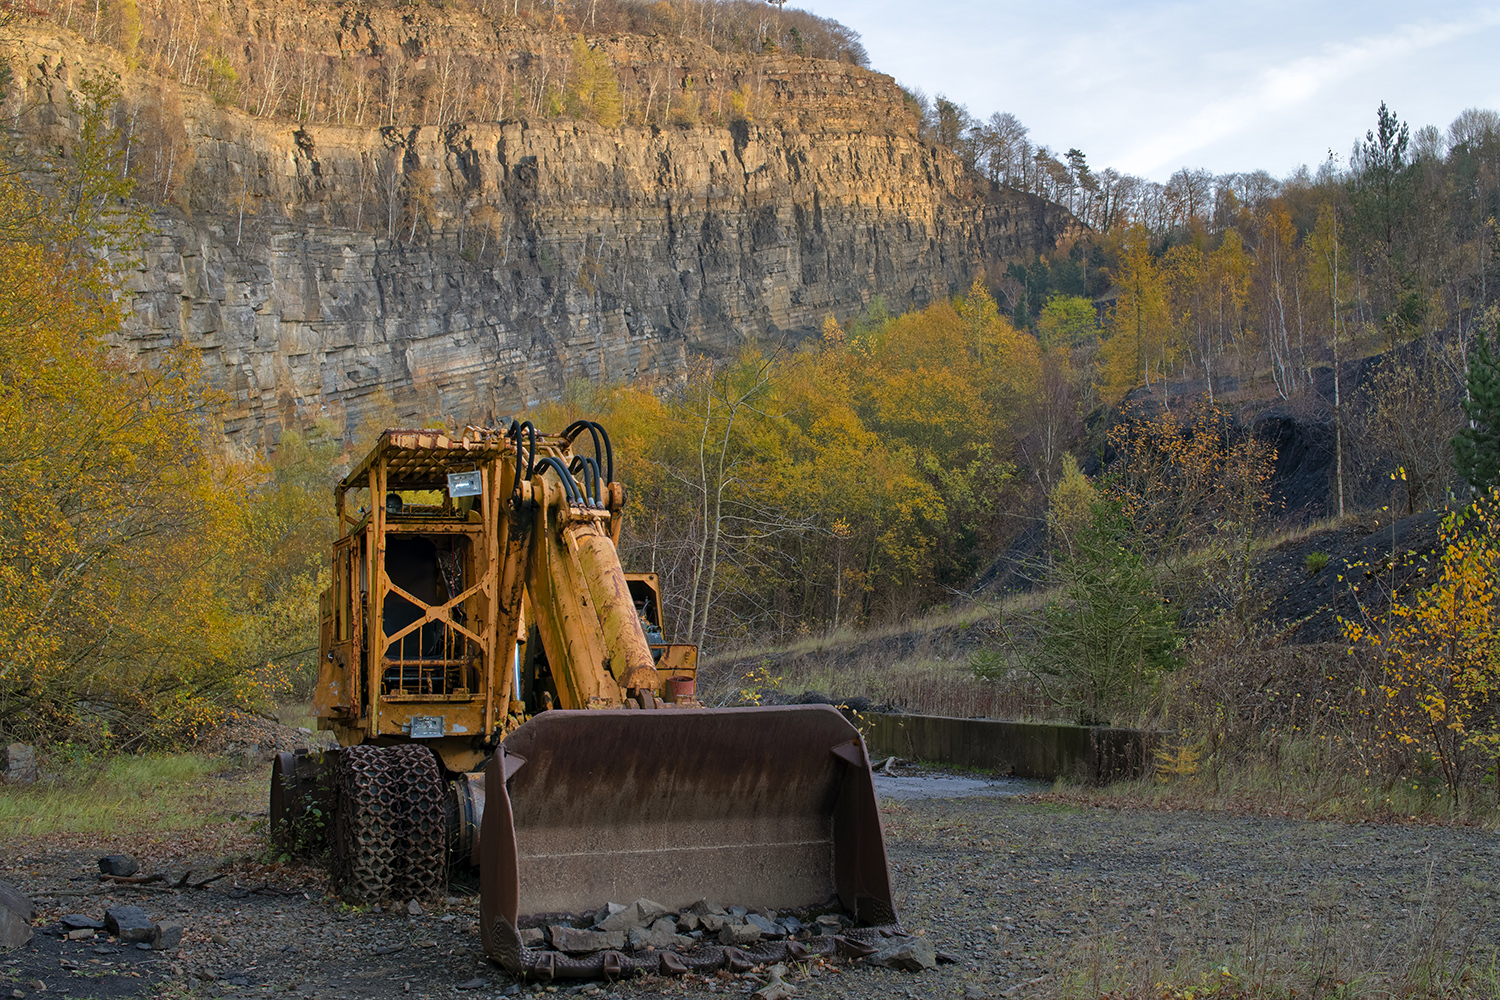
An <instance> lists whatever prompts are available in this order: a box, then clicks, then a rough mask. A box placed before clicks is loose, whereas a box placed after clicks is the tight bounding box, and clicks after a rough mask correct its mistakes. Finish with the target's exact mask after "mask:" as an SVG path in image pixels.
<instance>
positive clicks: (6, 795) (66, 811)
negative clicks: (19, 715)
mask: <svg viewBox="0 0 1500 1000" xmlns="http://www.w3.org/2000/svg"><path fill="white" fill-rule="evenodd" d="M225 766H226V765H225V762H224V761H222V760H220V759H217V758H212V757H202V756H198V755H196V754H186V753H182V754H159V755H158V754H151V755H141V756H128V757H115V758H112V759H107V760H102V761H95V762H92V763H79V764H73V765H70V766H69V767H68V768H67V769H66V770H65V771H64V772H63V773H62V774H61V775H60V776H59V777H57V778H55V779H52V780H45V781H42V782H38V783H37V784H35V785H31V786H0V840H6V839H9V838H13V837H37V836H48V835H51V834H60V833H110V834H115V833H146V832H151V833H155V832H160V831H166V830H190V829H195V828H198V827H201V826H205V825H208V824H209V823H212V822H217V821H222V820H223V819H224V817H225V816H226V815H230V814H234V813H254V812H260V811H262V810H264V809H265V807H266V805H265V789H266V782H267V780H269V779H268V778H267V775H268V774H269V770H263V769H262V768H260V767H255V768H250V769H237V770H234V771H227V772H226V771H225V770H224V768H225Z"/></svg>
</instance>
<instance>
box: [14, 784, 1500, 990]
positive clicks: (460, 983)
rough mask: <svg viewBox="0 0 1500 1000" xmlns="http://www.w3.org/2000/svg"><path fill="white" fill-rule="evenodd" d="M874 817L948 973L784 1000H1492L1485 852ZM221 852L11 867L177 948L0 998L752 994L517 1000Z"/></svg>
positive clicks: (914, 921) (454, 907)
mask: <svg viewBox="0 0 1500 1000" xmlns="http://www.w3.org/2000/svg"><path fill="white" fill-rule="evenodd" d="M884 808H885V817H886V823H887V829H888V845H889V851H890V859H891V867H892V877H893V881H894V885H895V889H896V896H897V902H898V906H900V908H901V916H902V919H903V922H904V923H905V924H906V926H907V928H908V929H910V930H913V931H917V932H920V933H924V934H926V935H928V936H929V937H931V938H932V939H933V940H934V942H935V943H936V944H937V946H938V947H939V949H941V950H943V951H945V952H947V953H949V954H950V955H951V956H952V957H954V958H956V959H957V961H956V962H955V963H952V964H944V965H941V966H939V968H937V969H936V970H932V971H928V972H925V973H921V974H915V975H913V974H905V973H895V972H889V971H886V970H881V969H871V968H865V967H862V966H860V965H858V964H855V965H848V964H837V965H829V966H823V967H819V968H814V969H812V970H793V974H792V975H790V976H789V977H788V978H789V981H791V982H793V983H794V984H795V985H796V987H797V990H798V993H797V995H798V996H804V997H820V996H827V997H889V998H906V997H926V996H931V997H962V996H966V995H967V996H972V997H989V996H995V997H998V996H1014V997H1031V996H1057V995H1062V994H1063V993H1065V992H1069V991H1071V992H1072V993H1073V995H1085V996H1087V995H1097V994H1098V993H1099V992H1101V991H1103V990H1106V989H1111V988H1113V989H1119V990H1124V989H1126V988H1128V987H1131V986H1133V985H1136V984H1145V985H1148V986H1149V985H1150V984H1153V983H1157V982H1171V983H1177V984H1179V985H1191V984H1194V983H1199V982H1200V980H1203V981H1207V982H1213V983H1217V984H1220V985H1227V986H1233V987H1234V989H1231V990H1229V991H1228V995H1265V994H1279V995H1284V994H1286V993H1287V992H1288V991H1289V990H1290V989H1292V988H1295V989H1296V990H1297V995H1299V996H1319V995H1324V994H1327V993H1328V992H1329V991H1330V990H1331V989H1333V988H1334V986H1335V984H1338V983H1351V984H1355V987H1356V988H1355V989H1354V991H1353V992H1352V993H1350V994H1348V995H1350V996H1356V997H1357V996H1365V995H1369V996H1380V995H1385V993H1384V991H1385V990H1386V989H1391V990H1393V991H1400V990H1403V989H1405V988H1407V987H1411V988H1413V989H1415V990H1416V991H1417V992H1416V995H1427V994H1428V993H1431V994H1432V995H1440V994H1439V991H1438V990H1436V989H1433V987H1447V986H1452V987H1453V988H1454V990H1453V993H1454V995H1467V996H1475V997H1493V996H1496V995H1500V989H1497V984H1496V982H1495V980H1494V979H1493V976H1494V974H1495V973H1494V970H1495V968H1496V966H1495V962H1496V951H1495V948H1496V944H1495V942H1496V941H1497V940H1500V910H1497V907H1496V892H1497V886H1496V882H1495V880H1496V877H1497V876H1496V873H1497V861H1500V837H1497V836H1496V835H1495V834H1492V833H1487V832H1481V831H1473V830H1464V829H1448V828H1425V827H1397V826H1343V825H1330V824H1318V823H1302V822H1294V821H1278V820H1267V819H1260V818H1246V817H1239V816H1230V815H1219V814H1201V813H1160V812H1150V811H1144V810H1125V811H1111V810H1100V809H1078V808H1074V807H1063V806H1057V805H1053V804H1049V803H1046V802H1038V801H1036V800H1024V799H1015V798H977V799H953V800H920V799H917V800H910V799H909V800H904V801H887V802H886V803H885V807H884ZM220 832H221V833H223V836H222V837H221V839H220V840H219V841H217V842H216V843H214V844H213V845H212V848H211V850H210V849H209V848H206V847H204V846H203V845H201V844H199V845H197V846H196V847H195V846H194V845H193V844H192V843H188V844H187V846H186V847H184V844H183V840H184V838H175V839H174V838H171V837H164V838H160V839H157V840H155V841H150V840H146V839H144V838H120V839H117V840H103V841H99V842H95V843H86V842H78V841H74V842H61V843H59V842H51V843H47V844H43V843H26V844H20V845H15V846H16V848H17V849H16V850H14V851H12V850H9V849H8V850H6V851H5V852H4V854H3V855H0V877H4V878H7V879H9V880H11V881H12V882H15V883H17V884H19V885H20V886H22V888H23V889H24V890H25V891H27V892H28V893H30V894H31V895H32V896H34V897H36V898H37V900H38V903H39V905H40V906H41V907H42V908H43V917H42V920H43V921H55V920H56V919H57V918H58V917H59V916H60V915H61V914H63V913H72V912H83V913H90V914H93V915H96V916H98V915H102V912H103V909H104V907H105V906H106V905H110V904H111V902H112V901H118V902H131V903H136V904H138V905H141V906H143V907H145V908H146V909H147V911H148V912H149V913H151V915H152V916H153V917H155V918H156V919H172V920H177V921H179V922H181V923H182V924H184V925H185V927H186V928H187V933H186V935H185V936H184V939H183V943H182V945H181V947H180V948H179V949H177V950H175V951H172V952H167V953H157V952H147V951H139V950H136V949H134V948H119V947H118V946H115V945H112V944H110V943H108V942H104V941H103V940H102V939H101V940H100V941H99V942H75V941H63V940H60V939H58V938H56V937H53V936H51V935H47V934H38V935H37V937H36V939H35V940H34V941H33V943H32V945H31V946H29V947H28V948H26V949H24V950H22V951H21V952H19V953H10V954H4V955H0V997H5V996H12V997H25V998H30V997H34V996H35V997H54V996H58V995H64V994H65V995H67V996H70V997H73V998H84V997H116V996H171V997H185V996H194V997H197V996H202V997H219V996H226V997H264V996H271V995H273V994H274V995H278V996H289V995H290V996H297V995H300V996H309V997H311V996H316V997H350V998H386V997H402V998H408V997H412V998H415V997H430V998H445V1000H446V998H461V997H466V996H469V997H493V996H501V995H516V994H519V993H522V992H526V993H530V992H533V991H538V992H561V993H580V994H583V995H588V996H598V997H620V998H635V997H646V996H657V995H668V996H691V997H707V996H721V995H727V994H742V993H746V992H747V991H749V990H753V989H755V988H758V986H759V982H758V981H756V980H754V979H753V978H749V977H736V976H729V975H727V974H724V975H723V976H722V977H721V978H713V979H708V978H704V977H692V978H685V979H678V980H661V979H639V980H632V981H629V982H625V983H615V984H599V983H583V984H567V983H564V984H560V985H558V986H555V987H552V988H551V989H548V988H546V987H542V986H538V985H536V984H530V985H525V986H521V985H518V984H515V983H513V982H512V981H511V980H510V979H509V978H508V977H507V976H506V975H504V974H503V973H501V972H500V971H499V970H497V969H495V968H494V967H493V966H491V965H490V964H489V963H488V962H486V961H485V960H484V959H483V958H482V956H481V955H480V954H479V938H478V929H477V922H476V918H477V912H478V902H477V899H475V898H474V897H473V896H472V895H470V894H468V893H467V892H463V893H460V894H455V895H454V896H451V897H449V898H448V899H447V900H446V901H445V902H442V903H439V904H435V905H433V906H431V907H429V908H428V909H427V910H426V912H424V913H422V914H421V915H411V914H408V913H407V912H406V910H405V909H404V908H401V909H399V910H398V911H397V912H394V913H390V912H378V913H377V912H369V911H353V910H349V909H347V908H345V907H341V906H340V905H338V904H336V903H331V902H328V901H327V900H326V899H325V897H324V895H323V889H324V886H323V884H322V879H321V874H320V873H319V872H318V871H317V870H315V869H311V868H307V867H302V866H285V865H277V864H256V863H251V862H246V861H243V860H238V861H235V860H228V859H229V858H234V857H239V858H243V857H244V856H245V855H248V854H253V853H256V852H258V851H260V850H261V847H260V842H259V839H258V836H257V835H256V834H254V833H251V832H250V831H249V829H248V825H246V824H241V825H240V827H239V828H238V829H237V830H235V831H230V832H228V833H225V832H224V831H220ZM195 850H196V851H197V853H196V854H195V853H194V852H195ZM110 851H127V852H130V853H132V854H135V855H136V856H137V857H138V858H140V860H141V861H142V862H143V865H144V870H146V871H154V870H164V871H166V872H167V873H168V874H169V875H175V874H176V873H178V872H180V871H181V870H182V869H183V868H184V867H193V868H194V869H195V871H197V872H206V871H207V870H208V869H210V868H218V870H220V871H226V872H228V873H229V875H228V876H227V877H225V878H223V879H221V880H219V881H217V882H215V883H213V884H212V885H210V886H209V887H207V888H205V889H202V890H199V891H182V892H170V891H148V890H140V889H132V890H124V889H121V890H111V891H110V892H109V893H107V894H99V893H98V887H97V882H96V875H95V873H96V872H97V868H96V866H95V860H96V859H97V857H98V856H99V855H100V854H103V853H106V852H110ZM213 851H217V852H219V853H220V854H221V855H222V856H221V857H210V856H208V855H209V854H210V853H212V852H213ZM221 863H222V867H221ZM68 893H71V894H72V895H62V894H68ZM40 922H42V921H39V923H40ZM1484 976H1489V977H1491V978H1490V979H1488V980H1486V979H1484V978H1483V977H1484ZM476 980H478V981H482V982H476ZM39 982H40V983H44V984H45V986H46V990H45V992H43V991H41V990H40V989H39V988H38V985H37V984H38V983H39ZM465 986H467V987H471V988H469V989H463V987H465ZM752 995H753V994H752ZM1403 995H1404V994H1403Z"/></svg>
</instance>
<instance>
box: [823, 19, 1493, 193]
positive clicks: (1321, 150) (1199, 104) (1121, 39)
mask: <svg viewBox="0 0 1500 1000" xmlns="http://www.w3.org/2000/svg"><path fill="white" fill-rule="evenodd" d="M794 5H798V6H802V7H803V8H804V9H806V10H809V11H811V12H813V13H815V14H818V15H820V16H822V17H830V18H833V19H834V20H836V21H839V22H842V23H843V24H846V25H848V26H849V27H851V28H853V29H854V30H856V31H858V32H859V33H860V35H861V36H862V37H863V40H864V43H865V47H866V48H867V49H869V52H870V64H871V66H872V68H874V69H877V70H879V71H880V72H883V73H889V74H891V75H892V76H894V77H895V78H896V79H897V80H898V81H899V82H900V83H901V84H902V85H904V86H906V87H907V88H914V87H920V88H921V89H922V90H924V91H926V92H927V95H928V96H929V97H931V96H935V95H937V94H938V93H942V94H945V95H946V96H947V97H948V98H950V99H951V100H954V101H957V102H959V103H962V104H966V105H968V108H969V111H970V113H971V114H973V115H974V116H975V117H977V118H981V119H983V118H988V117H989V116H990V114H991V113H992V112H995V111H1009V112H1011V113H1012V114H1014V115H1015V116H1016V117H1017V118H1019V119H1020V120H1021V121H1022V123H1023V124H1025V125H1026V126H1028V127H1029V128H1030V129H1031V139H1032V141H1033V142H1034V143H1039V144H1044V145H1047V146H1050V147H1052V149H1053V151H1054V152H1056V153H1058V154H1061V153H1063V152H1065V151H1066V150H1067V149H1068V148H1069V147H1070V146H1077V147H1078V148H1079V149H1082V150H1083V151H1084V152H1085V153H1086V154H1087V155H1088V160H1089V165H1090V166H1092V167H1093V168H1095V169H1099V168H1102V167H1114V168H1115V169H1117V170H1120V171H1123V172H1125V173H1132V174H1137V175H1139V176H1143V177H1149V178H1151V179H1153V180H1158V181H1165V180H1166V179H1167V178H1168V176H1170V175H1171V173H1172V172H1173V171H1174V170H1176V169H1178V168H1179V167H1184V166H1186V167H1206V168H1208V169H1209V170H1211V171H1213V172H1214V173H1216V174H1217V173H1229V172H1237V171H1249V170H1255V169H1265V170H1268V171H1270V172H1271V173H1272V174H1274V175H1275V176H1277V177H1283V176H1285V175H1286V174H1288V173H1290V172H1291V171H1293V170H1295V169H1296V168H1297V166H1298V165H1300V164H1304V163H1305V164H1307V165H1308V167H1309V168H1311V169H1313V170H1316V169H1317V167H1318V165H1319V164H1320V163H1322V162H1323V161H1324V160H1325V159H1327V157H1328V152H1329V149H1330V148H1331V149H1332V150H1333V152H1334V154H1335V155H1336V156H1337V157H1338V160H1339V163H1340V164H1343V163H1344V162H1346V161H1347V158H1348V154H1349V149H1350V147H1351V146H1352V145H1353V143H1354V141H1355V139H1356V138H1360V137H1362V136H1363V135H1364V134H1365V132H1366V130H1368V129H1371V128H1373V127H1374V124H1375V110H1376V108H1377V107H1378V106H1379V104H1380V102H1381V101H1382V100H1384V101H1385V102H1386V104H1387V105H1388V106H1389V107H1390V109H1391V110H1392V111H1394V112H1395V113H1396V114H1397V115H1399V116H1400V117H1401V118H1402V120H1404V121H1406V122H1409V123H1410V124H1411V127H1412V131H1413V132H1415V131H1416V130H1417V129H1418V128H1420V127H1421V126H1423V125H1436V126H1438V127H1439V128H1441V129H1444V130H1446V129H1447V126H1448V123H1449V122H1451V121H1452V120H1453V118H1454V117H1455V116H1456V115H1457V114H1458V113H1459V112H1460V111H1462V110H1463V109H1465V108H1470V107H1480V108H1494V109H1497V110H1500V3H1497V2H1490V3H1462V2H1452V3H1450V2H1444V0H1435V2H1427V3H1413V2H1410V0H1407V2H1392V0H1364V2H1358V3H1356V2H1351V0H1340V2H1333V0H1303V2H1298V3H1292V2H1284V0H1240V2H1237V3H1226V2H1219V3H1180V2H1179V3H1169V2H1162V0H1137V2H1123V3H1105V2H1101V0H1051V2H1032V3H1026V4H1021V3H987V2H983V0H928V2H925V3H923V2H912V0H814V2H810V3H802V4H796V3H795V0H794Z"/></svg>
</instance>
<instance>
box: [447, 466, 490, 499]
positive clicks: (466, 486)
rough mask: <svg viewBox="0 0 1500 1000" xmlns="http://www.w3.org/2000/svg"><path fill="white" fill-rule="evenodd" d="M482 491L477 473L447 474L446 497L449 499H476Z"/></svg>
mask: <svg viewBox="0 0 1500 1000" xmlns="http://www.w3.org/2000/svg"><path fill="white" fill-rule="evenodd" d="M483 492H484V490H483V489H482V488H481V487H480V485H479V473H478V472H450V473H448V495H449V496H450V497H477V496H479V494H481V493H483Z"/></svg>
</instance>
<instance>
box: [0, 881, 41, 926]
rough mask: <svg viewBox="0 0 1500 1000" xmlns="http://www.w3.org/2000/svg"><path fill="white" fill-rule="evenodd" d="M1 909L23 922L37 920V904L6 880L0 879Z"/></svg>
mask: <svg viewBox="0 0 1500 1000" xmlns="http://www.w3.org/2000/svg"><path fill="white" fill-rule="evenodd" d="M0 907H4V908H5V909H7V910H10V911H12V912H13V913H15V915H16V916H18V917H20V918H21V919H22V920H35V919H36V904H35V903H33V902H32V901H31V900H30V899H29V898H27V896H26V895H25V894H24V893H22V892H21V890H20V889H17V888H16V887H15V886H13V885H11V884H10V883H9V882H7V881H5V880H4V879H0Z"/></svg>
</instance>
